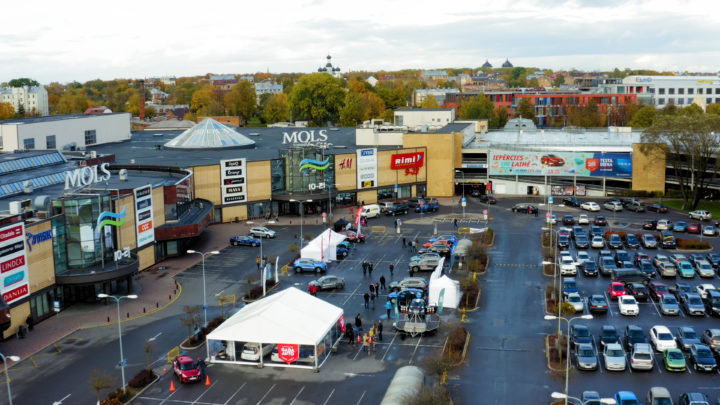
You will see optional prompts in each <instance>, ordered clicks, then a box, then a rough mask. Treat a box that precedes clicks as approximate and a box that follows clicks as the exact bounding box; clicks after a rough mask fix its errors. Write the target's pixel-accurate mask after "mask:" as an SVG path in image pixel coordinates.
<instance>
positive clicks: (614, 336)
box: [598, 325, 620, 347]
mask: <svg viewBox="0 0 720 405" xmlns="http://www.w3.org/2000/svg"><path fill="white" fill-rule="evenodd" d="M598 341H599V342H600V346H602V347H605V345H609V344H611V343H620V336H619V335H618V332H617V329H615V327H614V326H612V325H603V326H602V328H600V336H598Z"/></svg>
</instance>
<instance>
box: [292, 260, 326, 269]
mask: <svg viewBox="0 0 720 405" xmlns="http://www.w3.org/2000/svg"><path fill="white" fill-rule="evenodd" d="M293 269H294V270H295V273H300V272H301V271H314V272H316V273H320V272H324V271H326V270H327V263H325V262H323V261H320V260H314V259H310V258H306V257H301V258H299V259H296V260H295V261H294V262H293Z"/></svg>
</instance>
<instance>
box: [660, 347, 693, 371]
mask: <svg viewBox="0 0 720 405" xmlns="http://www.w3.org/2000/svg"><path fill="white" fill-rule="evenodd" d="M663 359H664V360H665V369H666V370H667V371H685V368H687V363H686V362H685V355H683V352H682V351H681V350H680V349H667V350H665V354H663Z"/></svg>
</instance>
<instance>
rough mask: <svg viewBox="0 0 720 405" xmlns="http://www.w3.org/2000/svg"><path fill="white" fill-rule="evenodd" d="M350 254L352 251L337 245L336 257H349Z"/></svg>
mask: <svg viewBox="0 0 720 405" xmlns="http://www.w3.org/2000/svg"><path fill="white" fill-rule="evenodd" d="M349 254H350V249H348V248H346V247H345V246H341V245H337V247H336V248H335V255H337V257H347V255H349Z"/></svg>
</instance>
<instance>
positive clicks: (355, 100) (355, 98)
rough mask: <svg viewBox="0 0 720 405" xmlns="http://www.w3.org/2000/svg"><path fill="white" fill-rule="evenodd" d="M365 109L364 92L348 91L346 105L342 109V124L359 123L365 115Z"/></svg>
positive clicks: (353, 124)
mask: <svg viewBox="0 0 720 405" xmlns="http://www.w3.org/2000/svg"><path fill="white" fill-rule="evenodd" d="M365 109H366V106H365V105H364V102H363V96H362V94H359V93H348V94H347V95H346V96H345V105H344V106H343V108H342V110H340V124H341V125H343V126H346V127H354V126H356V125H358V124H359V123H361V122H362V120H363V117H364V116H365Z"/></svg>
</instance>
